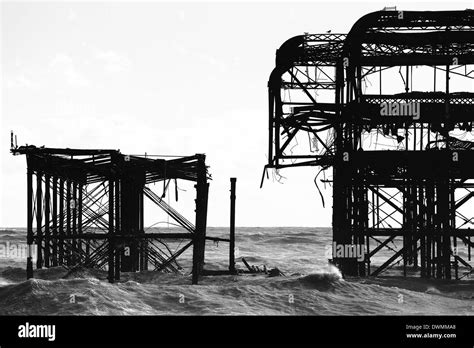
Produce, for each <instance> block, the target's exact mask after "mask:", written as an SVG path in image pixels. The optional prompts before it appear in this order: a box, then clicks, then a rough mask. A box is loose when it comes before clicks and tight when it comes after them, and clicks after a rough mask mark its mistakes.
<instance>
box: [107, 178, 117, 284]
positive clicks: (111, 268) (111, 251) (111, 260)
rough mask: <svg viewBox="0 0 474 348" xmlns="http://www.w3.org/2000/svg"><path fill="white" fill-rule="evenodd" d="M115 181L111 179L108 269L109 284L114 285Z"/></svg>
mask: <svg viewBox="0 0 474 348" xmlns="http://www.w3.org/2000/svg"><path fill="white" fill-rule="evenodd" d="M113 233H114V180H113V179H109V233H108V243H109V260H108V268H109V270H108V271H109V275H108V278H109V283H113V282H114V279H115V274H114V271H115V269H114V249H115V245H114V244H115V243H114V236H113Z"/></svg>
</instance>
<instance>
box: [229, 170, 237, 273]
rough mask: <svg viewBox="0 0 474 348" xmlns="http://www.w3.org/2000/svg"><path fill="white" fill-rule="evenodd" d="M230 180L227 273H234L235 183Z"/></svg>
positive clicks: (235, 179)
mask: <svg viewBox="0 0 474 348" xmlns="http://www.w3.org/2000/svg"><path fill="white" fill-rule="evenodd" d="M236 181H237V178H230V237H229V238H230V242H229V271H230V273H232V274H234V273H235V182H236Z"/></svg>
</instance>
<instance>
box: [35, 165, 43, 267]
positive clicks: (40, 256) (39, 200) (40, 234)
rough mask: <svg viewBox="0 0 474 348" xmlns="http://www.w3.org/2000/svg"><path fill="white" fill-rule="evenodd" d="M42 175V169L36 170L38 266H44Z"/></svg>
mask: <svg viewBox="0 0 474 348" xmlns="http://www.w3.org/2000/svg"><path fill="white" fill-rule="evenodd" d="M42 177H43V174H42V173H41V172H40V171H37V172H36V244H37V255H36V268H37V269H41V268H43V231H42V228H41V225H42V224H43V212H42V210H43V192H42Z"/></svg>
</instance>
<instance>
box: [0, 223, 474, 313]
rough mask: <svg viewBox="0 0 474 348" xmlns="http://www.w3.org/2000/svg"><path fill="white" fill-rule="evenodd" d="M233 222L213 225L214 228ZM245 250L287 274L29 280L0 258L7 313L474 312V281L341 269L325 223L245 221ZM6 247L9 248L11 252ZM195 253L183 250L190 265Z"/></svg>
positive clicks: (218, 252)
mask: <svg viewBox="0 0 474 348" xmlns="http://www.w3.org/2000/svg"><path fill="white" fill-rule="evenodd" d="M226 233H227V231H226V230H224V229H220V228H210V229H209V231H208V235H213V236H223V235H225V234H226ZM236 235H237V247H238V252H237V254H238V255H237V256H239V257H238V258H237V266H238V267H239V268H242V269H243V268H244V265H243V264H242V263H241V261H240V257H242V256H243V257H245V258H246V260H247V261H248V262H249V263H250V264H253V265H263V264H265V265H266V266H267V267H268V268H272V267H278V268H279V269H280V270H282V271H283V272H284V274H285V276H282V277H272V278H270V277H267V276H265V275H263V274H258V275H248V274H247V275H236V276H213V277H211V276H207V277H204V278H202V279H201V280H200V283H199V285H194V286H193V285H191V278H190V275H189V274H184V275H178V274H163V273H157V272H152V271H147V272H141V273H129V274H122V279H121V281H120V282H118V283H115V284H109V283H108V282H107V281H106V280H105V278H106V272H104V271H96V270H88V269H76V270H74V271H68V270H66V269H64V268H62V267H55V268H50V269H43V270H38V271H36V270H35V279H30V280H25V264H26V263H25V260H24V259H18V258H15V257H10V256H11V255H9V257H2V258H0V315H18V314H20V315H23V314H24V315H33V314H37V315H55V314H63V315H69V314H72V315H138V314H140V315H160V314H167V315H170V314H171V315H178V314H184V315H188V314H189V315H205V314H211V315H341V314H342V315H367V314H369V315H411V314H421V315H424V314H427V315H428V314H434V315H437V314H443V315H473V314H474V282H473V281H472V280H466V281H436V280H423V279H418V278H417V279H407V278H402V277H396V276H395V277H381V278H364V279H342V278H341V276H340V274H339V272H338V270H337V269H336V268H335V267H330V266H328V265H327V257H326V255H325V250H326V248H327V246H328V245H330V244H331V231H330V229H325V228H319V229H315V228H239V229H237V232H236ZM25 239H26V238H25V230H24V229H8V230H7V229H4V230H0V243H2V244H5V243H6V242H9V243H24V241H25ZM227 255H228V250H227V245H226V244H224V243H220V244H219V245H215V244H214V243H208V244H207V253H206V258H207V264H206V268H208V269H224V268H226V267H227ZM3 256H5V255H3ZM189 257H190V254H185V255H183V258H184V260H183V261H182V263H183V266H185V267H186V266H189Z"/></svg>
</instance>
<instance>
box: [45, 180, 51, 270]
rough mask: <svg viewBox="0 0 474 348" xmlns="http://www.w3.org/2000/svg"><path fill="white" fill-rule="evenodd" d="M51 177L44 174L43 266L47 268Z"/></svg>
mask: <svg viewBox="0 0 474 348" xmlns="http://www.w3.org/2000/svg"><path fill="white" fill-rule="evenodd" d="M50 182H51V178H50V176H49V174H46V175H45V176H44V266H45V267H46V268H49V261H50V250H51V249H50V247H51V244H50V243H51V242H50V239H51V238H50V237H51V236H50V230H49V224H50V216H49V214H50V199H51V195H50V191H49V186H50Z"/></svg>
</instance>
